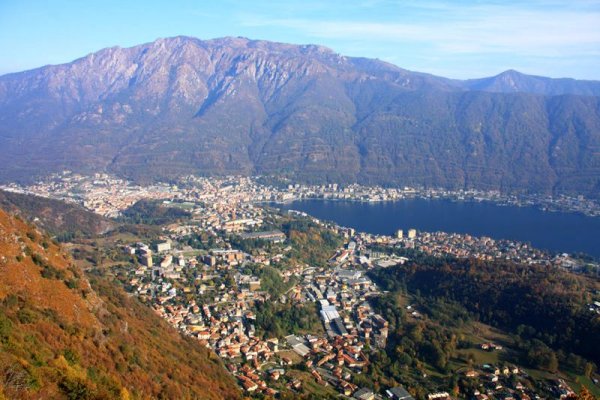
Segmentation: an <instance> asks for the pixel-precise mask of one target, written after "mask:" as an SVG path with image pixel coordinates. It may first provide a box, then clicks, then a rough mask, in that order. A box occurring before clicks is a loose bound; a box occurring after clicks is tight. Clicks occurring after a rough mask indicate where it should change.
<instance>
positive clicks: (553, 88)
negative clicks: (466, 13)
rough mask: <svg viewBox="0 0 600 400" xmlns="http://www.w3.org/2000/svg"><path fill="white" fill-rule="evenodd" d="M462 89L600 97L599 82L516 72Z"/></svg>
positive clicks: (472, 82)
mask: <svg viewBox="0 0 600 400" xmlns="http://www.w3.org/2000/svg"><path fill="white" fill-rule="evenodd" d="M462 87H464V88H467V89H470V90H481V91H486V92H498V93H537V94H543V95H549V96H556V95H563V94H576V95H582V96H600V82H598V81H579V80H575V79H570V78H561V79H552V78H546V77H543V76H534V75H525V74H522V73H520V72H518V71H515V70H508V71H504V72H502V73H501V74H498V75H496V76H492V77H490V78H482V79H469V80H466V81H464V82H463V84H462Z"/></svg>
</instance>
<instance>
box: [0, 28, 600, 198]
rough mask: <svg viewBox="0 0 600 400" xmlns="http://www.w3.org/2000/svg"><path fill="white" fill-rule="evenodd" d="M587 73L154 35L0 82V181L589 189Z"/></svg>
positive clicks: (593, 128)
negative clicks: (246, 178)
mask: <svg viewBox="0 0 600 400" xmlns="http://www.w3.org/2000/svg"><path fill="white" fill-rule="evenodd" d="M599 96H600V82H597V81H577V80H572V79H550V78H544V77H537V76H528V75H524V74H521V73H518V72H516V71H506V72H504V73H502V74H500V75H498V76H495V77H491V78H484V79H474V80H466V81H459V80H452V79H446V78H441V77H436V76H433V75H428V74H423V73H418V72H411V71H407V70H404V69H401V68H398V67H396V66H393V65H391V64H388V63H385V62H382V61H378V60H371V59H364V58H351V57H344V56H341V55H338V54H336V53H334V52H333V51H331V50H329V49H327V48H324V47H319V46H313V45H309V46H296V45H289V44H282V43H272V42H266V41H252V40H248V39H244V38H223V39H215V40H208V41H201V40H198V39H194V38H189V37H175V38H169V39H159V40H157V41H155V42H152V43H148V44H143V45H139V46H136V47H132V48H126V49H122V48H118V47H115V48H109V49H104V50H101V51H99V52H97V53H93V54H90V55H88V56H86V57H84V58H81V59H78V60H75V61H74V62H72V63H68V64H63V65H57V66H46V67H42V68H39V69H35V70H31V71H26V72H21V73H15V74H9V75H5V76H2V77H0V148H2V149H3V150H2V152H0V167H1V168H0V180H2V181H8V180H15V179H17V180H27V179H31V178H33V177H36V176H42V175H45V174H47V173H49V172H52V171H60V170H62V169H72V170H75V171H80V172H95V171H99V170H102V171H109V172H113V173H117V174H119V175H122V176H125V177H128V178H132V179H137V180H150V179H169V178H173V177H176V176H179V175H181V174H189V173H194V174H275V173H276V174H286V175H289V176H293V177H295V178H296V179H300V180H309V181H335V182H342V183H343V182H355V181H358V182H361V183H367V184H370V183H378V184H399V185H413V184H420V185H431V186H444V187H449V188H463V187H469V188H470V187H475V188H481V189H501V190H526V191H533V192H546V193H559V192H561V193H562V192H566V193H582V194H586V195H590V196H593V197H597V196H599V195H600V97H599Z"/></svg>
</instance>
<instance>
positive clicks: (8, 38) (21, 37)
mask: <svg viewBox="0 0 600 400" xmlns="http://www.w3.org/2000/svg"><path fill="white" fill-rule="evenodd" d="M176 35H189V36H195V37H199V38H201V39H210V38H215V37H222V36H245V37H249V38H252V39H265V40H273V41H280V42H289V43H298V44H306V43H314V44H321V45H325V46H328V47H330V48H332V49H333V50H335V51H336V52H338V53H341V54H344V55H349V56H364V57H371V58H379V59H382V60H385V61H389V62H391V63H394V64H396V65H398V66H400V67H403V68H407V69H411V70H415V71H422V72H429V73H433V74H437V75H442V76H447V77H451V78H477V77H482V76H490V75H495V74H497V73H499V72H501V71H503V70H506V69H511V68H512V69H517V70H519V71H522V72H525V73H530V74H537V75H544V76H551V77H574V78H579V79H596V80H600V0H561V1H556V0H531V1H498V0H489V1H488V0H482V1H466V0H455V1H440V0H356V1H354V0H345V1H342V0H331V1H328V0H302V1H295V0H287V1H266V0H264V1H263V0H246V1H233V0H224V1H208V0H196V1H191V0H171V1H153V0H120V1H116V0H104V1H95V0H0V74H5V73H9V72H16V71H21V70H25V69H30V68H35V67H38V66H42V65H46V64H58V63H63V62H68V61H71V60H73V59H75V58H79V57H82V56H84V55H86V54H89V53H91V52H93V51H96V50H99V49H101V48H104V47H110V46H115V45H118V46H122V47H127V46H133V45H136V44H140V43H145V42H149V41H152V40H155V39H156V38H159V37H168V36H176Z"/></svg>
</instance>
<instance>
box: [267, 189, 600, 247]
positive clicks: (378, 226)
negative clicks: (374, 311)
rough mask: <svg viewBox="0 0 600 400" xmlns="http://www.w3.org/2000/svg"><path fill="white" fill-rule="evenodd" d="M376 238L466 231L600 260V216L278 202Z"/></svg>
mask: <svg viewBox="0 0 600 400" xmlns="http://www.w3.org/2000/svg"><path fill="white" fill-rule="evenodd" d="M277 207H279V208H281V209H284V210H289V209H293V210H298V211H304V212H306V213H307V214H309V215H312V216H314V217H317V218H319V219H323V220H329V221H333V222H335V223H337V224H338V225H342V226H346V227H351V228H354V229H356V230H357V231H362V232H368V233H372V234H385V235H393V234H394V232H395V231H396V230H398V229H403V230H404V232H405V234H406V231H407V230H408V229H410V228H415V229H417V230H418V231H426V232H435V231H444V232H456V233H468V234H471V235H474V236H489V237H492V238H494V239H510V240H518V241H521V242H526V243H531V244H532V245H533V246H534V247H537V248H539V249H546V250H551V251H557V252H567V253H575V252H583V253H587V254H590V255H593V256H595V257H600V218H598V217H596V218H594V217H586V216H584V215H581V214H575V213H558V212H546V211H542V210H540V209H537V208H534V207H516V206H498V205H495V204H493V203H491V202H453V201H450V200H426V199H410V200H399V201H393V202H376V203H366V202H355V201H327V200H299V201H294V202H292V203H287V204H278V205H277Z"/></svg>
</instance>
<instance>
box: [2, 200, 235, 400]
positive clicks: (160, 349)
mask: <svg viewBox="0 0 600 400" xmlns="http://www.w3.org/2000/svg"><path fill="white" fill-rule="evenodd" d="M0 254H1V257H0V347H1V351H0V398H7V399H34V398H52V399H142V398H178V399H186V398H187V399H191V398H194V399H196V398H206V399H209V398H214V399H222V398H238V397H239V393H238V390H237V388H236V385H235V383H234V381H233V379H232V378H231V377H230V376H229V375H228V373H227V372H226V371H225V370H224V369H223V367H222V365H221V364H220V362H219V361H218V360H217V358H216V356H214V355H211V354H210V353H209V352H208V350H206V349H204V348H201V347H200V346H199V345H198V344H196V343H195V342H193V341H191V340H189V339H184V338H182V337H181V336H180V335H179V333H177V332H176V331H174V330H173V329H172V328H170V327H169V326H168V325H167V324H166V323H165V322H163V321H162V320H161V319H160V318H159V317H157V316H155V315H154V314H153V313H152V312H151V310H149V309H147V308H146V307H145V306H143V305H141V304H139V303H138V302H137V301H136V300H134V299H132V298H130V297H129V296H127V295H126V294H125V293H124V292H122V291H121V290H120V289H115V288H114V287H113V285H111V284H109V283H108V282H107V281H105V280H104V279H103V278H102V277H98V276H92V277H90V278H89V280H88V278H87V277H86V276H85V275H84V274H83V272H82V271H81V270H80V269H78V268H77V267H76V266H75V265H74V264H73V263H72V261H71V260H70V259H69V257H68V256H67V255H66V253H65V251H64V250H63V249H62V248H61V247H59V246H58V245H57V244H56V243H54V242H53V241H52V240H51V239H50V238H49V237H48V236H47V235H45V234H43V233H41V232H40V231H38V230H37V229H36V228H34V227H32V226H31V225H29V224H26V223H25V222H23V221H22V220H21V219H20V218H17V217H13V216H10V215H8V214H7V213H6V212H4V211H2V210H0Z"/></svg>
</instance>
